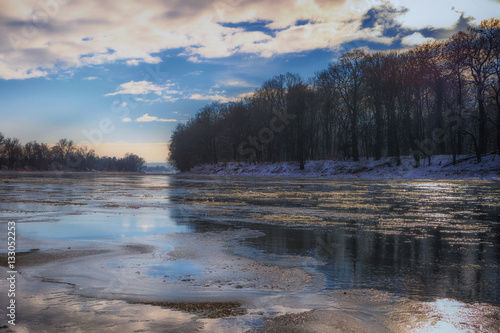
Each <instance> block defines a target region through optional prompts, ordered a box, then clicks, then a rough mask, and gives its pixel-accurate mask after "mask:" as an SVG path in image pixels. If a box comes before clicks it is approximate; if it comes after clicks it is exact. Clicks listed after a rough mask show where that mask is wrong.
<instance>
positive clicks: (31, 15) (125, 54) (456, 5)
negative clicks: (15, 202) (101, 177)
mask: <svg viewBox="0 0 500 333" xmlns="http://www.w3.org/2000/svg"><path fill="white" fill-rule="evenodd" d="M499 16H500V0H454V1H448V0H420V1H415V0H384V1H381V0H294V1H291V0H274V1H264V0H141V1H130V0H120V1H116V0H101V1H88V0H0V31H1V34H0V101H1V104H0V132H1V133H3V134H4V136H6V137H16V138H18V139H20V140H21V142H22V143H23V144H24V143H26V142H28V141H32V140H36V141H38V142H44V143H49V144H53V143H56V142H57V141H58V140H59V139H61V138H68V139H71V140H73V141H74V142H75V144H78V145H86V146H87V147H88V148H91V149H94V150H95V151H96V153H97V154H98V155H100V156H116V157H122V156H123V155H124V154H125V153H127V152H131V153H135V154H137V155H139V156H142V157H144V158H145V159H146V161H148V162H164V161H165V159H166V158H167V154H168V142H169V140H170V136H171V133H172V131H173V130H174V129H175V127H176V126H177V125H178V124H179V123H182V122H186V121H187V120H188V119H190V118H191V117H192V116H194V114H195V113H196V112H197V111H198V110H199V109H200V108H202V107H203V106H204V105H206V104H208V103H211V102H227V101H235V100H239V99H241V98H242V97H244V96H247V95H248V94H251V93H252V92H253V91H255V90H256V89H257V88H258V87H259V86H260V85H261V84H262V83H263V82H264V81H265V80H267V79H270V78H271V77H272V76H274V75H278V74H282V73H286V72H291V73H298V74H300V75H301V76H302V77H303V78H305V79H307V78H310V77H313V76H314V74H315V72H317V71H320V70H323V69H325V68H326V67H327V66H328V64H329V63H330V62H332V61H335V59H338V57H339V55H340V54H341V53H342V52H344V51H347V50H350V49H354V48H363V49H366V50H368V51H370V50H401V49H407V48H411V47H412V46H414V45H417V44H420V43H424V42H426V41H433V40H440V39H446V38H448V37H450V36H451V35H452V34H453V33H455V32H456V31H459V30H463V29H465V28H466V27H467V26H468V25H470V24H479V23H480V22H481V20H484V19H488V18H491V17H499Z"/></svg>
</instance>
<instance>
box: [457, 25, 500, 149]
mask: <svg viewBox="0 0 500 333" xmlns="http://www.w3.org/2000/svg"><path fill="white" fill-rule="evenodd" d="M499 28H500V21H499V20H498V19H490V20H485V21H482V22H481V24H480V25H479V27H471V28H469V29H468V30H467V33H466V35H465V36H466V50H465V51H466V55H467V56H466V64H467V66H468V69H469V71H470V75H471V76H472V82H473V84H474V86H475V90H476V102H477V107H478V117H477V118H476V119H477V122H478V127H479V131H478V141H479V144H478V146H479V152H480V153H481V154H485V153H486V151H487V127H486V120H487V119H486V109H485V91H486V88H487V85H488V84H489V80H490V78H491V77H492V75H493V74H494V71H493V70H492V68H493V66H492V64H493V62H494V60H495V59H494V58H495V56H497V57H498V54H497V52H496V50H498V39H497V38H498V29H499Z"/></svg>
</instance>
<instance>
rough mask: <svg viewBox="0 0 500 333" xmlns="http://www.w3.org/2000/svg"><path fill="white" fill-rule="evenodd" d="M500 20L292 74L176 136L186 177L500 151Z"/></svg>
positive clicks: (210, 112)
mask: <svg viewBox="0 0 500 333" xmlns="http://www.w3.org/2000/svg"><path fill="white" fill-rule="evenodd" d="M499 54H500V20H498V19H493V18H492V19H489V20H485V21H483V22H481V24H480V25H478V26H471V27H469V28H468V29H467V30H466V31H462V32H458V33H456V34H454V35H453V36H451V37H450V38H449V39H447V40H445V41H436V42H432V43H426V44H422V45H418V46H416V47H414V48H412V49H408V50H404V51H386V52H367V51H365V50H362V49H357V50H352V51H347V52H344V53H343V54H342V55H341V56H340V57H339V59H338V60H336V61H334V62H332V63H330V64H329V65H328V68H326V69H324V70H322V71H319V72H317V73H315V76H314V77H313V78H310V79H304V78H302V77H300V76H299V75H297V74H292V73H286V74H283V75H278V76H274V77H272V78H270V79H269V80H267V81H265V82H264V83H263V84H262V85H261V86H260V87H259V88H258V89H256V91H255V92H254V93H253V94H252V95H251V96H250V97H246V98H244V99H241V100H240V101H237V102H228V103H212V104H208V105H206V106H204V107H203V108H202V109H201V110H199V111H198V112H197V114H196V115H195V116H194V118H192V119H191V120H189V121H188V122H186V123H180V124H179V125H178V126H177V127H176V129H175V130H174V132H173V134H172V137H171V143H170V148H169V149H170V155H169V156H170V157H169V159H170V161H171V162H172V163H173V164H174V166H175V167H176V168H178V169H179V170H181V171H187V170H189V169H191V168H192V167H194V166H196V165H200V164H214V163H218V162H225V161H251V162H254V163H261V162H280V161H296V162H298V165H299V168H300V169H304V166H305V164H306V161H307V160H319V159H351V160H352V161H358V160H359V159H360V158H361V157H366V158H374V159H375V160H378V159H380V158H382V157H392V158H394V160H395V161H396V163H400V158H401V156H412V157H413V158H414V159H415V166H416V167H418V166H420V163H421V160H423V159H424V158H427V161H428V163H431V156H432V155H443V154H446V155H451V156H452V157H453V163H456V161H457V156H459V155H463V154H473V155H474V156H475V158H476V159H477V161H478V162H480V161H481V156H484V155H485V154H489V153H495V152H496V153H500V84H499V82H500V61H499Z"/></svg>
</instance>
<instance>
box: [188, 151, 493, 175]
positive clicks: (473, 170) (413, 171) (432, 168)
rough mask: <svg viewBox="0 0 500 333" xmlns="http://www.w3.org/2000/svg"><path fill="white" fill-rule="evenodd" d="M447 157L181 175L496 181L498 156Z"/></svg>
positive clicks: (243, 167)
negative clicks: (478, 161)
mask: <svg viewBox="0 0 500 333" xmlns="http://www.w3.org/2000/svg"><path fill="white" fill-rule="evenodd" d="M451 162H452V158H451V156H449V155H439V156H432V158H431V164H430V165H429V164H428V160H427V159H425V160H423V159H422V160H421V165H420V166H419V167H418V168H416V167H415V160H414V159H413V157H410V156H403V157H401V165H400V166H397V165H396V159H395V158H383V159H380V160H378V161H374V160H373V159H365V158H362V159H361V160H360V161H359V162H353V161H344V160H335V161H332V160H322V161H308V162H306V165H305V170H299V164H298V163H297V162H280V163H260V164H254V163H249V162H229V163H218V164H216V165H202V166H197V167H194V168H193V169H191V171H189V172H187V173H184V174H189V175H220V176H227V175H231V176H233V175H241V176H292V177H353V178H410V179H429V178H433V179H463V178H466V179H495V180H500V156H498V155H496V154H490V155H487V156H484V157H482V161H481V163H477V162H476V159H475V157H474V156H465V155H464V156H459V157H457V164H456V165H452V164H451Z"/></svg>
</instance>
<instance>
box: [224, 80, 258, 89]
mask: <svg viewBox="0 0 500 333" xmlns="http://www.w3.org/2000/svg"><path fill="white" fill-rule="evenodd" d="M218 85H220V86H224V87H227V86H229V87H241V88H250V87H257V85H255V84H252V83H249V82H246V81H243V80H227V81H223V82H221V83H220V84H218Z"/></svg>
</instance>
